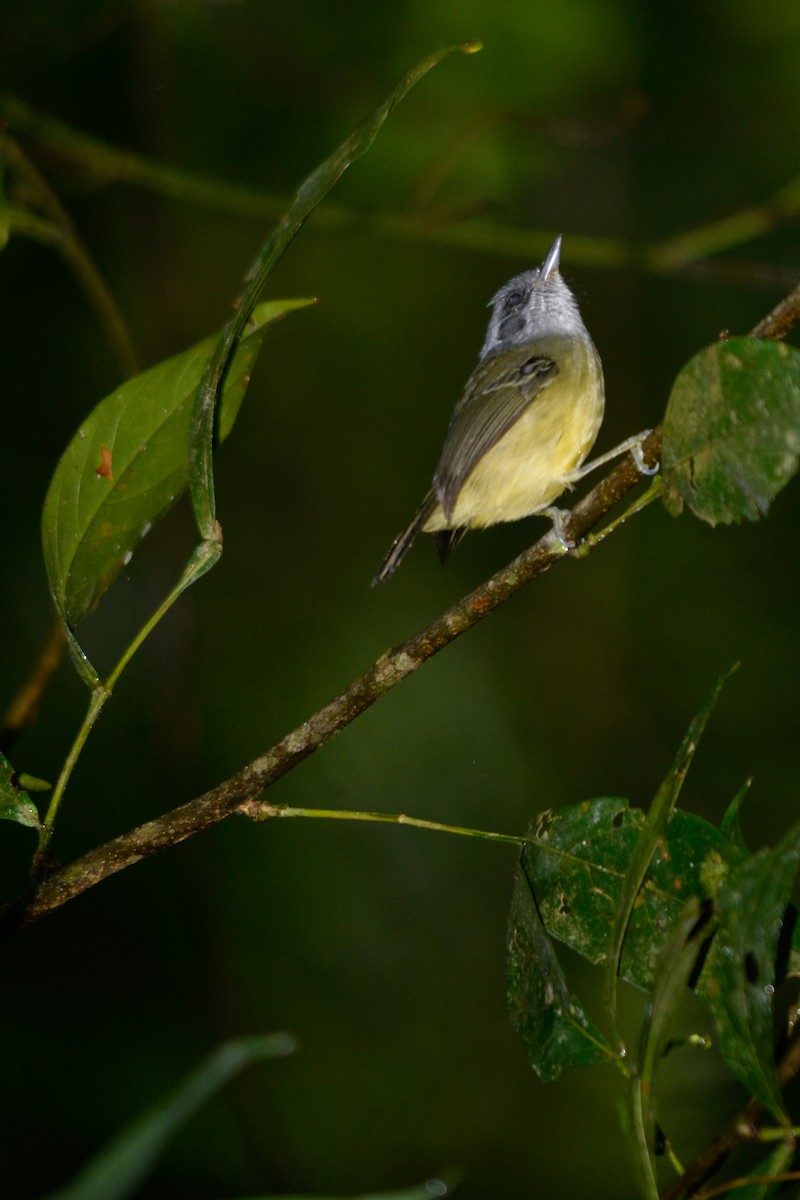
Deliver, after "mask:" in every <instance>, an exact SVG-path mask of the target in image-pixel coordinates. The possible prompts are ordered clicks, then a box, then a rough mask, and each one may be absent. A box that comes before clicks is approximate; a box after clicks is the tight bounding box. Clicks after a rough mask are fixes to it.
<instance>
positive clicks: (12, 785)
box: [0, 754, 41, 829]
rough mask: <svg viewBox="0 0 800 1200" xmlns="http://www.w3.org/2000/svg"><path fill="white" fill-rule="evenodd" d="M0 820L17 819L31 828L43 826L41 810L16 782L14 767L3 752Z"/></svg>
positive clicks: (0, 769) (0, 777)
mask: <svg viewBox="0 0 800 1200" xmlns="http://www.w3.org/2000/svg"><path fill="white" fill-rule="evenodd" d="M0 821H16V823H17V824H18V825H27V826H29V827H30V828H31V829H39V828H40V826H41V821H40V820H39V810H38V809H37V807H36V805H35V804H34V803H33V801H32V800H31V798H30V796H29V795H28V793H27V792H26V791H25V789H24V788H22V787H19V786H18V784H17V783H16V782H15V779H14V768H13V767H12V765H11V763H10V762H9V761H8V759H7V758H6V757H5V755H3V754H0Z"/></svg>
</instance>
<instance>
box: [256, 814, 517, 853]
mask: <svg viewBox="0 0 800 1200" xmlns="http://www.w3.org/2000/svg"><path fill="white" fill-rule="evenodd" d="M272 817H308V818H310V819H311V820H315V821H378V822H380V823H382V824H388V825H411V826H412V827H413V828H414V829H429V830H432V831H434V832H437V833H454V834H456V835H458V836H460V837H469V838H483V839H484V840H485V841H487V842H511V843H512V844H513V845H515V846H524V845H525V840H526V839H525V838H524V837H520V836H519V835H518V834H513V833H491V832H490V831H489V830H487V829H470V828H468V827H467V826H464V825H443V824H442V823H441V821H424V820H423V819H422V818H421V817H409V816H408V815H407V814H406V813H383V812H357V811H352V810H349V809H334V808H291V807H289V806H288V805H287V806H283V805H279V804H276V805H263V806H262V809H261V812H260V813H259V814H258V817H257V818H256V819H257V820H259V821H266V820H269V819H270V818H272Z"/></svg>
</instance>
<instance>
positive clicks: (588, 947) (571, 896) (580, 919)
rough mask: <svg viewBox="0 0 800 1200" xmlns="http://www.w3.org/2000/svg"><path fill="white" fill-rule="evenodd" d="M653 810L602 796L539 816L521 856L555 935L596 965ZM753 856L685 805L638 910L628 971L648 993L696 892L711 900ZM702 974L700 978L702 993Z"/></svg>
mask: <svg viewBox="0 0 800 1200" xmlns="http://www.w3.org/2000/svg"><path fill="white" fill-rule="evenodd" d="M646 820H647V818H646V816H645V814H644V813H643V812H642V811H641V809H638V808H629V806H628V801H627V800H623V799H614V798H607V797H602V798H600V799H597V800H589V801H586V802H585V803H583V804H577V805H574V806H571V807H569V808H563V809H557V810H555V811H549V812H545V813H543V814H541V815H540V817H539V818H538V820H537V822H536V824H535V826H534V827H533V828H532V830H531V833H530V835H529V838H528V844H527V845H526V847H525V850H524V852H523V864H524V867H525V871H526V874H527V876H528V878H529V879H530V880H531V885H532V887H533V888H534V890H535V892H536V898H537V901H538V906H539V912H540V914H541V918H542V921H543V922H544V927H545V929H546V930H547V932H548V934H549V935H550V937H552V938H555V939H556V940H557V941H561V942H564V944H565V945H567V946H569V947H570V948H571V949H573V950H575V951H577V953H578V954H580V955H582V956H583V957H584V958H586V959H588V960H589V961H590V962H593V963H602V962H604V961H605V959H606V956H607V954H608V949H609V944H610V936H611V931H612V928H613V926H614V921H615V918H616V914H617V911H618V908H619V903H620V898H621V896H622V890H623V887H624V884H625V880H626V878H627V875H628V866H629V863H630V860H631V857H632V855H633V854H634V852H635V850H636V846H637V844H638V843H639V839H640V837H641V835H642V830H643V829H644V827H645V823H646ZM748 857H749V856H748V855H747V852H746V851H745V850H743V849H742V847H741V846H738V845H737V844H736V843H735V842H732V841H731V840H730V839H728V838H726V837H725V836H724V835H723V834H722V833H720V831H719V830H718V829H716V828H715V827H714V826H713V825H710V824H709V823H708V822H707V821H704V820H703V819H702V818H701V817H697V816H695V815H694V814H693V813H687V812H683V811H682V810H681V809H677V810H676V811H675V812H673V813H672V816H671V817H670V819H669V821H668V823H667V826H666V829H665V830H664V832H663V833H662V835H661V837H660V838H659V840H658V843H657V845H656V850H655V853H654V854H653V856H652V858H651V860H650V864H649V867H648V872H647V877H646V879H645V882H644V886H643V887H642V888H641V890H640V892H639V894H638V896H637V897H636V903H635V904H634V907H633V911H632V912H631V915H630V921H629V922H628V928H627V932H626V935H625V942H624V944H623V947H622V958H621V962H620V975H621V976H622V978H623V979H626V980H627V981H628V982H629V983H632V984H634V985H635V986H636V987H640V988H644V989H645V990H648V991H649V990H650V988H651V987H652V985H653V979H654V975H655V970H656V966H657V964H658V961H659V959H660V957H661V955H662V953H663V951H664V948H665V946H666V944H667V940H668V938H669V936H670V932H671V931H672V929H673V928H674V927H675V924H676V922H677V920H678V918H679V917H680V914H681V912H682V911H683V908H684V905H685V904H686V902H687V900H689V899H690V898H691V897H692V896H697V897H699V898H700V899H705V898H706V897H707V896H708V895H709V890H710V884H709V881H712V882H713V883H714V885H715V886H716V887H720V886H722V884H723V883H724V880H725V879H726V877H727V874H728V872H729V871H730V870H731V868H732V867H733V866H735V865H737V864H739V863H741V862H742V861H743V860H745V859H747V858H748ZM702 985H703V979H702V977H701V981H700V990H701V991H702Z"/></svg>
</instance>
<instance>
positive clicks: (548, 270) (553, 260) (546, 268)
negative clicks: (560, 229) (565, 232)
mask: <svg viewBox="0 0 800 1200" xmlns="http://www.w3.org/2000/svg"><path fill="white" fill-rule="evenodd" d="M560 260H561V234H559V235H558V237H557V238H556V240H555V241H554V242H553V244H552V246H551V247H550V249H549V250H548V251H547V257H546V258H545V260H544V262H543V263H542V265H541V267H540V268H539V278H540V279H541V281H542V283H548V282H549V280H550V276H551V275H555V274H556V273H557V272H558V264H559V262H560Z"/></svg>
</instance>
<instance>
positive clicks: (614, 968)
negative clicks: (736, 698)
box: [605, 668, 736, 1028]
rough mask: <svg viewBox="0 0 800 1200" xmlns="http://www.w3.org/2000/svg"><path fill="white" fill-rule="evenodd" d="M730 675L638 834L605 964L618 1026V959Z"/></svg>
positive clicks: (692, 731) (692, 730) (696, 724)
mask: <svg viewBox="0 0 800 1200" xmlns="http://www.w3.org/2000/svg"><path fill="white" fill-rule="evenodd" d="M735 669H736V668H734V670H735ZM730 675H731V672H730V671H728V672H726V673H725V675H723V676H722V678H721V679H720V680H719V681H718V683H717V684H716V686H715V687H714V689H713V691H712V692H711V695H710V696H709V697H708V699H707V700H706V702H705V704H704V705H703V706H702V708H701V709H700V711H699V712H698V713H697V715H696V716H695V717H694V719H693V721H692V723H691V725H690V726H689V728H688V730H687V731H686V734H685V736H684V738H683V741H682V742H681V744H680V747H679V749H678V753H677V755H676V756H675V759H674V761H673V763H672V766H671V767H670V769H669V771H668V772H667V775H666V778H665V779H664V781H663V783H662V784H661V786H660V787H659V789H658V791H657V792H656V795H655V797H654V799H653V803H652V804H651V805H650V811H649V812H648V814H647V821H646V822H645V824H644V826H643V828H642V832H641V834H640V835H639V839H638V841H637V843H636V846H635V848H634V851H633V854H632V855H631V858H630V864H629V866H628V870H627V872H626V875H625V882H624V883H623V886H622V892H621V895H620V902H619V906H618V908H617V912H616V915H615V917H614V926H613V929H612V930H611V942H610V946H609V951H608V958H607V966H606V981H605V982H606V1001H607V1004H608V1008H609V1012H610V1016H611V1023H612V1025H613V1026H614V1027H615V1028H616V1024H617V976H618V974H619V962H620V957H621V955H622V946H623V942H624V940H625V936H626V933H627V930H628V925H629V922H630V918H631V913H632V912H633V906H634V904H635V903H636V900H637V897H638V896H639V893H640V891H641V887H642V884H643V883H644V879H645V875H646V874H647V870H648V867H649V865H650V862H651V860H652V858H653V855H654V854H655V851H656V846H657V845H658V842H659V840H660V839H661V838H663V836H664V830H665V828H666V825H667V822H668V821H669V818H670V816H671V814H672V812H673V811H674V809H675V805H676V804H677V802H678V796H679V795H680V792H681V788H682V787H683V783H684V780H685V779H686V775H687V773H688V771H689V767H690V766H691V764H692V759H693V758H694V754H695V751H696V749H697V744H698V742H699V741H700V738H701V737H702V735H703V730H704V729H705V727H706V725H707V723H708V718H709V717H710V716H711V711H712V709H713V708H714V705H715V704H716V702H717V699H718V697H719V694H720V692H721V690H722V687H723V685H724V684H725V682H726V681H727V679H728V678H729V677H730Z"/></svg>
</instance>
